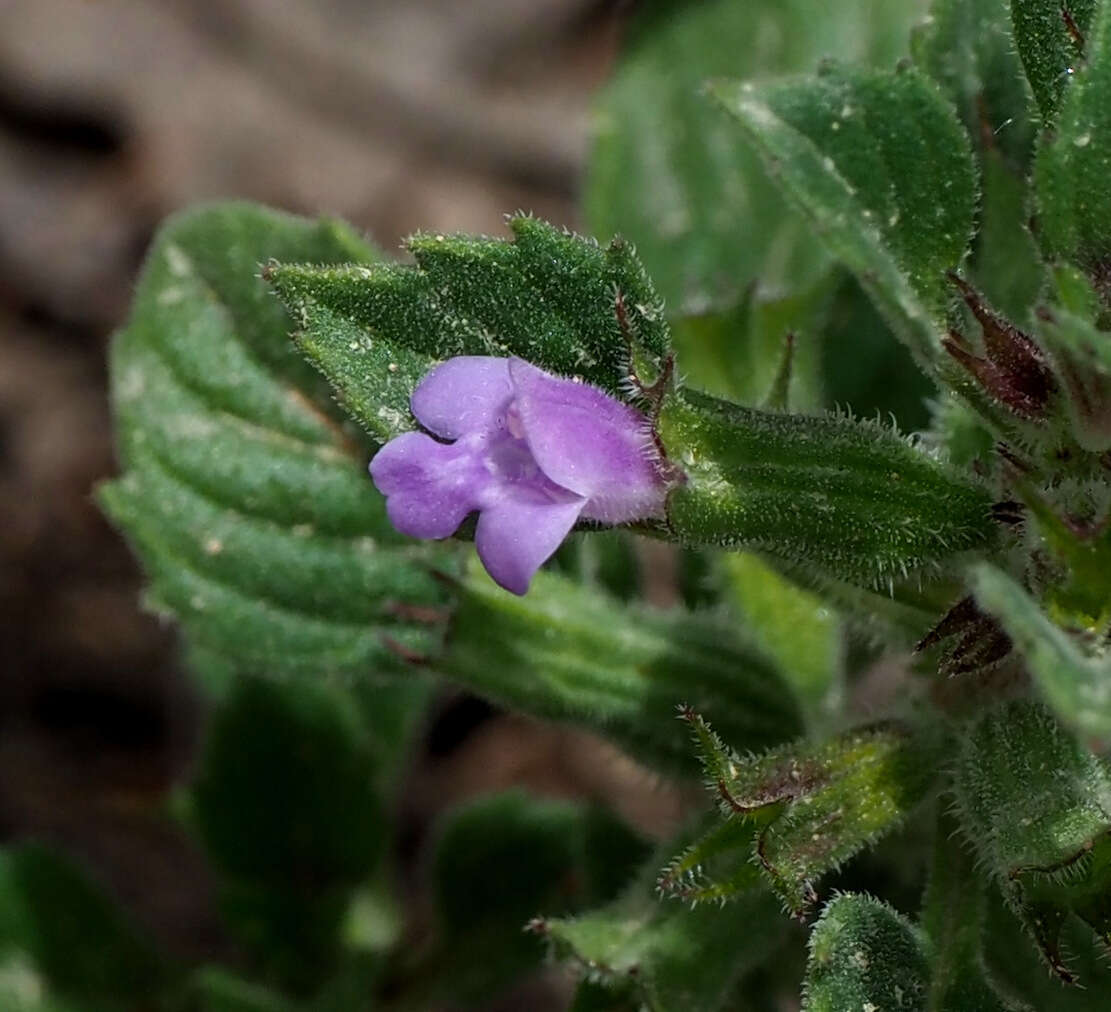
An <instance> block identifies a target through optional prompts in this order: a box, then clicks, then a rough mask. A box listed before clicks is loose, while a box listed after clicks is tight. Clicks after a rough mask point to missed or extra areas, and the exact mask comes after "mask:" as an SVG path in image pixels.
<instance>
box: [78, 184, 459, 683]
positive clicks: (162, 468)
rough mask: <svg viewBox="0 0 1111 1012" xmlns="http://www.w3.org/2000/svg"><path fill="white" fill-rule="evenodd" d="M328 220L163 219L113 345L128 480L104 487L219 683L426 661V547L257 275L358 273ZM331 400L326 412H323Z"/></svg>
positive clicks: (256, 216)
mask: <svg viewBox="0 0 1111 1012" xmlns="http://www.w3.org/2000/svg"><path fill="white" fill-rule="evenodd" d="M373 255H374V254H373V253H372V251H371V250H370V249H368V248H367V247H365V246H364V245H362V244H361V243H360V242H358V240H356V239H355V238H354V237H353V236H352V235H351V234H350V233H349V232H348V231H347V230H346V229H345V228H343V227H341V226H338V225H336V224H334V223H332V222H321V223H313V222H309V221H305V220H302V219H298V218H292V217H288V216H286V215H281V214H277V213H275V212H271V211H266V210H264V209H261V208H257V207H252V206H250V205H246V204H227V205H217V206H213V207H208V208H202V209H200V210H196V211H192V212H189V213H186V214H183V215H181V216H178V217H176V218H172V219H171V220H170V221H168V222H167V223H166V224H165V225H164V226H163V228H162V230H161V231H160V232H159V234H158V237H157V239H156V241H155V243H154V246H153V248H152V250H151V252H150V254H149V256H148V258H147V262H146V266H145V268H144V270H143V275H142V278H141V279H140V282H139V288H138V291H137V293H136V298H135V304H134V307H133V310H132V315H131V318H130V320H129V322H128V324H127V326H126V327H125V328H124V329H123V330H122V331H121V332H120V333H118V334H117V335H116V337H115V339H114V341H113V344H112V350H111V376H112V401H113V407H114V410H115V414H116V426H117V433H118V440H119V450H120V455H121V458H122V464H123V470H124V473H123V476H122V477H121V478H120V479H118V480H117V481H114V482H112V483H110V484H108V485H106V486H103V487H102V488H101V490H100V498H101V501H102V503H103V505H104V507H105V509H106V510H107V512H108V513H109V515H110V516H111V517H112V519H113V520H115V521H116V523H117V524H119V525H120V526H121V527H122V528H123V529H124V530H125V532H126V533H127V535H128V537H129V538H130V540H131V542H132V544H133V546H134V547H135V549H136V551H137V552H138V554H139V556H140V558H141V559H142V561H143V564H144V567H145V569H146V570H147V574H148V577H149V578H150V581H151V587H150V590H149V594H148V597H149V601H150V603H151V604H152V606H153V607H154V608H155V609H156V610H158V611H160V612H163V613H166V614H171V615H174V616H176V617H177V618H178V620H179V621H180V622H181V623H182V625H183V626H184V628H185V631H186V632H187V634H188V636H189V640H190V646H191V647H192V649H193V652H194V656H196V657H204V656H209V657H213V656H215V657H219V658H220V662H221V667H222V668H223V670H224V673H225V675H226V674H227V673H228V672H229V671H248V672H256V673H257V672H264V673H270V674H310V673H311V674H312V675H323V674H327V673H336V674H344V675H350V674H360V675H365V674H368V673H369V672H371V671H374V670H376V669H377V670H389V669H391V668H396V667H397V660H396V656H395V654H394V653H393V652H392V651H391V650H389V649H388V648H387V646H386V645H385V642H384V638H385V637H391V638H392V639H394V640H396V641H397V642H399V643H401V644H404V645H405V646H407V647H409V648H410V649H416V650H419V649H423V648H424V647H425V646H426V645H427V642H428V634H427V632H426V631H425V629H424V628H423V627H420V626H418V625H416V624H414V623H413V622H411V621H409V620H407V619H405V618H403V617H400V614H401V613H399V611H398V609H397V607H396V605H397V604H398V603H399V602H401V603H406V604H417V605H434V604H437V603H439V602H440V601H442V600H443V596H444V592H443V589H442V587H441V586H440V585H439V584H437V583H436V582H435V581H434V580H433V579H432V578H431V577H430V576H429V574H428V571H427V569H428V566H429V564H430V563H431V562H432V561H433V560H443V559H444V550H443V549H442V548H437V547H436V546H427V545H424V546H422V545H413V544H412V543H411V542H408V541H407V540H406V539H403V538H402V537H401V536H400V535H398V534H396V533H395V532H394V531H393V529H392V528H391V527H390V525H389V523H388V521H387V520H386V516H385V506H384V502H383V500H382V498H381V497H380V496H379V495H378V494H377V493H376V492H375V490H374V488H373V486H372V485H371V483H370V480H369V479H368V478H367V476H366V474H365V471H364V467H365V464H366V460H367V458H368V457H369V447H368V446H366V445H365V444H364V443H362V442H361V441H360V439H359V437H358V435H357V433H355V432H354V431H353V430H350V431H349V430H348V429H347V428H345V427H344V426H343V425H342V424H341V423H340V422H338V421H337V420H336V419H335V418H334V417H333V416H332V414H331V408H330V406H328V405H327V399H326V395H325V393H324V391H323V384H322V383H321V381H320V380H319V377H317V376H315V375H314V374H313V372H312V370H311V369H309V368H308V367H307V366H306V365H305V364H304V363H303V362H301V361H300V360H299V358H298V356H297V354H296V351H295V350H293V349H292V348H291V347H290V345H289V340H288V334H289V330H290V327H291V323H290V320H289V319H288V317H287V316H286V315H285V313H284V311H283V310H282V308H281V306H280V305H278V304H277V303H276V302H275V300H274V299H273V296H272V295H270V293H269V292H268V291H267V289H266V286H265V285H264V284H263V283H262V282H261V281H260V280H259V279H258V277H257V275H258V271H259V265H260V264H261V263H263V262H265V261H266V260H267V259H268V258H270V257H272V256H282V257H287V258H288V257H300V258H304V259H313V260H317V261H322V262H327V261H337V260H369V259H371V258H372V257H373ZM322 405H323V406H322Z"/></svg>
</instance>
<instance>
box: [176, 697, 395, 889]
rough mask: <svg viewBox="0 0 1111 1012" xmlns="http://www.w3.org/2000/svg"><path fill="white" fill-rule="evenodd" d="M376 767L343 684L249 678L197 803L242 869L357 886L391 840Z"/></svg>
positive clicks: (204, 771)
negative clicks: (356, 883)
mask: <svg viewBox="0 0 1111 1012" xmlns="http://www.w3.org/2000/svg"><path fill="white" fill-rule="evenodd" d="M374 774H375V769H374V753H373V751H372V748H371V745H370V743H369V741H368V740H367V739H366V736H365V734H364V732H363V730H362V728H361V727H360V725H359V722H358V719H357V716H356V713H355V711H354V707H353V706H352V703H351V700H350V698H349V697H348V696H347V695H346V693H345V692H344V691H343V690H341V689H339V688H337V687H334V686H329V685H323V684H314V683H311V682H290V683H274V682H271V681H268V680H265V679H259V678H245V679H242V680H241V681H240V682H239V683H238V684H237V685H236V687H235V689H234V691H233V692H232V694H231V696H230V697H229V699H228V700H227V701H226V702H225V703H224V704H222V705H221V706H220V707H219V708H218V709H217V712H216V715H215V718H214V720H213V723H212V726H211V727H210V729H209V731H208V738H207V742H206V744H205V750H204V755H203V762H202V766H201V770H200V773H199V775H198V777H197V780H196V784H195V786H194V788H193V808H194V812H195V815H196V820H197V824H198V826H199V828H200V831H201V834H202V836H203V838H204V841H205V845H206V849H207V850H208V853H209V854H210V855H211V856H212V857H213V859H214V860H215V861H216V862H217V863H218V864H219V866H220V867H221V868H222V869H224V870H225V871H226V872H228V873H230V874H232V875H236V876H241V877H245V878H252V879H260V880H265V881H269V882H273V883H277V884H290V883H294V882H296V883H300V884H301V885H303V886H305V887H311V888H315V887H323V886H325V885H326V884H328V883H332V882H350V883H354V882H357V881H359V880H360V879H362V878H363V877H365V876H366V875H368V874H369V873H370V871H371V870H372V869H373V868H374V866H375V864H376V863H377V860H378V858H379V856H380V855H381V853H382V848H383V845H384V842H385V838H384V837H385V825H384V814H383V811H382V803H381V800H380V798H379V796H378V790H377V784H376V783H375V775H374Z"/></svg>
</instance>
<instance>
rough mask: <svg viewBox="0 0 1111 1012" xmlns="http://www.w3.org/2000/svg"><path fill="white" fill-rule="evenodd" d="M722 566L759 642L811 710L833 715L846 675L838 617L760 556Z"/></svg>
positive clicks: (727, 560)
mask: <svg viewBox="0 0 1111 1012" xmlns="http://www.w3.org/2000/svg"><path fill="white" fill-rule="evenodd" d="M721 565H722V568H723V570H724V573H725V581H726V582H725V586H726V597H727V599H728V600H729V602H730V603H731V604H732V605H733V607H734V609H735V610H736V612H737V614H738V615H739V616H740V618H741V621H742V622H743V624H744V625H745V627H746V628H749V629H751V630H752V635H753V637H754V638H755V640H756V643H757V644H758V645H759V646H760V647H761V648H762V649H763V650H764V652H765V653H767V654H768V655H769V656H771V657H774V658H775V660H776V663H777V665H778V667H779V670H780V671H781V672H782V674H783V678H784V680H785V681H786V682H787V683H788V684H789V685H790V686H791V688H792V689H794V691H795V693H796V695H797V696H798V698H799V699H800V701H801V702H802V703H803V705H804V707H805V708H806V709H807V710H809V711H810V712H811V713H815V714H823V713H828V712H830V711H831V710H832V709H833V707H834V705H835V704H836V703H837V701H838V700H837V699H836V695H837V694H838V690H839V689H840V685H839V680H840V676H841V652H842V638H841V623H840V620H839V619H838V616H837V613H836V612H834V611H833V609H831V608H830V606H829V605H828V604H827V603H826V602H825V601H823V600H822V598H820V597H818V596H817V595H815V594H812V593H810V592H809V591H807V590H803V589H802V588H801V587H798V586H796V585H795V584H794V583H792V582H791V581H790V580H788V579H787V578H786V577H785V576H783V575H781V574H780V573H778V572H776V571H775V570H774V569H772V567H771V566H769V565H768V564H767V563H766V562H764V561H763V560H762V559H760V558H759V557H758V556H756V555H751V554H749V553H747V552H730V553H729V554H727V555H725V556H724V557H723V558H722V560H721Z"/></svg>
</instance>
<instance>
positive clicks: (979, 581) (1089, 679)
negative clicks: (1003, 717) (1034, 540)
mask: <svg viewBox="0 0 1111 1012" xmlns="http://www.w3.org/2000/svg"><path fill="white" fill-rule="evenodd" d="M974 586H975V590H976V599H977V601H978V602H979V604H980V606H981V607H982V608H983V609H984V610H985V611H986V612H988V613H989V614H991V615H994V616H995V617H996V618H997V619H999V621H1000V622H1001V623H1002V625H1003V628H1004V630H1006V632H1007V634H1008V635H1009V636H1010V637H1011V640H1012V641H1013V642H1014V644H1015V646H1016V648H1017V649H1018V651H1019V653H1020V654H1022V656H1023V659H1024V660H1025V661H1026V664H1027V666H1028V667H1029V669H1030V673H1031V674H1032V675H1033V676H1034V680H1035V681H1036V682H1037V684H1038V687H1039V688H1040V689H1041V690H1042V694H1043V695H1044V696H1045V698H1046V701H1047V702H1048V703H1049V704H1050V705H1051V706H1052V707H1053V708H1054V710H1056V712H1057V713H1058V714H1059V715H1060V716H1061V718H1062V719H1063V720H1064V721H1065V722H1066V723H1068V724H1071V725H1072V726H1073V727H1075V728H1076V729H1077V730H1078V731H1080V733H1081V734H1084V735H1086V736H1088V737H1090V738H1093V739H1096V740H1102V741H1111V664H1109V663H1108V662H1107V661H1106V660H1105V659H1103V658H1097V657H1091V656H1088V655H1086V654H1085V653H1084V651H1083V650H1082V649H1081V647H1080V645H1079V643H1078V642H1077V641H1075V640H1073V639H1072V638H1070V637H1069V635H1068V634H1067V633H1066V632H1065V631H1064V630H1063V629H1061V628H1060V627H1058V626H1056V625H1054V624H1053V622H1051V621H1050V620H1049V618H1048V617H1047V616H1046V615H1045V614H1044V612H1042V610H1041V609H1040V608H1039V607H1038V605H1037V604H1036V603H1035V601H1034V600H1033V599H1032V598H1031V597H1030V596H1029V595H1028V594H1027V593H1026V592H1025V591H1024V590H1023V589H1022V587H1021V586H1019V585H1018V584H1017V583H1016V582H1015V581H1014V580H1012V579H1011V578H1010V577H1009V576H1007V575H1006V573H1004V572H1003V571H1002V570H999V569H996V568H994V567H992V566H989V565H987V564H984V565H981V566H978V567H977V568H976V571H975V584H974Z"/></svg>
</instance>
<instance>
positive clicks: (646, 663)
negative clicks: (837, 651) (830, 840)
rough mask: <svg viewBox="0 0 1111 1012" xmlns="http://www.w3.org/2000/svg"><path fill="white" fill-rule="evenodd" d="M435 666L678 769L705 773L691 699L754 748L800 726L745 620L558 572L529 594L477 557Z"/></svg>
mask: <svg viewBox="0 0 1111 1012" xmlns="http://www.w3.org/2000/svg"><path fill="white" fill-rule="evenodd" d="M434 664H435V668H436V670H437V671H440V672H442V673H443V674H444V675H446V676H447V677H449V678H451V679H453V680H455V681H458V682H461V683H462V684H464V685H466V686H467V687H468V688H470V689H471V690H472V691H474V692H477V693H479V694H480V695H483V696H487V697H490V698H492V699H495V700H497V701H498V702H501V703H504V704H507V705H509V706H512V707H513V708H514V709H517V710H523V711H524V712H526V713H531V714H535V715H536V716H540V717H546V718H549V719H553V720H568V721H574V722H575V723H577V724H579V725H580V726H584V727H588V728H591V729H593V730H595V731H596V732H597V733H598V734H601V735H604V736H606V737H608V738H610V739H611V740H613V741H614V742H616V743H617V744H618V745H620V746H621V747H622V748H625V749H627V750H628V751H629V752H630V753H632V754H633V755H634V756H636V757H638V758H640V759H641V760H643V761H644V762H646V763H648V764H649V765H652V766H654V767H656V768H659V769H662V770H666V771H668V772H673V773H674V772H682V773H687V774H691V773H694V772H695V764H694V762H693V758H692V756H691V754H690V747H689V744H688V738H687V734H686V732H685V730H684V728H683V726H682V724H681V723H680V722H679V721H677V720H676V719H675V709H676V707H677V706H678V705H679V704H680V703H683V702H687V703H690V704H691V705H694V706H698V707H699V709H701V710H703V711H704V712H706V713H708V714H712V715H713V716H714V719H715V721H716V722H717V723H718V725H719V726H720V727H721V728H723V730H724V731H725V732H726V733H728V734H729V735H731V739H732V740H734V741H737V742H738V743H739V744H741V745H742V747H749V748H762V747H766V746H767V745H770V744H773V743H775V742H779V741H783V740H784V739H785V738H789V737H792V736H793V735H795V734H797V733H798V731H799V730H800V718H799V714H798V710H797V707H796V705H795V704H794V702H793V701H792V700H791V698H790V693H789V692H788V691H787V690H786V686H785V685H784V684H783V682H782V680H781V679H780V677H779V675H778V674H777V672H776V669H775V666H774V664H772V662H771V661H770V660H769V659H768V658H767V657H765V656H764V655H763V654H762V653H761V652H760V651H759V650H757V649H755V648H754V647H752V646H751V645H750V644H749V643H748V642H746V640H745V638H744V637H743V635H741V634H740V633H739V631H738V630H737V628H736V624H735V623H730V622H728V621H726V620H724V619H722V618H720V617H717V616H713V615H709V614H705V615H703V614H695V613H689V612H685V611H674V612H665V611H656V610H651V609H646V608H638V607H629V606H625V605H622V604H620V603H619V602H617V601H615V600H614V599H612V598H610V597H608V596H607V595H604V594H601V593H599V592H597V591H590V590H588V589H587V588H585V587H583V586H582V585H581V584H577V583H574V582H572V581H570V580H567V579H565V578H562V577H558V576H556V575H554V574H550V573H544V572H540V573H538V574H537V575H536V577H535V579H534V581H533V584H532V588H531V589H530V591H529V593H528V596H527V597H524V598H518V597H514V596H512V595H510V594H508V593H506V592H505V591H503V590H501V589H500V588H498V587H496V586H495V585H494V583H493V582H492V581H490V579H489V578H488V577H486V575H485V574H484V573H482V572H481V571H480V570H479V568H478V566H477V565H472V566H471V567H470V570H469V575H468V578H467V580H466V582H465V584H463V586H462V587H461V588H460V590H459V607H458V610H457V611H456V613H455V615H454V617H453V619H452V623H451V627H450V629H449V632H448V636H447V645H446V647H445V651H444V654H443V656H442V657H441V658H439V659H437V660H436V661H435V662H434Z"/></svg>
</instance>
